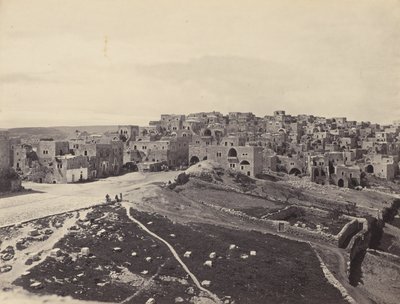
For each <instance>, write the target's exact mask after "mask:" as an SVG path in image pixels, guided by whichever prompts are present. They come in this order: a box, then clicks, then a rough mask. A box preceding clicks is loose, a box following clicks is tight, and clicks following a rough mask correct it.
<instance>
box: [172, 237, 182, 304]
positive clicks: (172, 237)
mask: <svg viewBox="0 0 400 304" xmlns="http://www.w3.org/2000/svg"><path fill="white" fill-rule="evenodd" d="M169 236H170V237H172V238H174V237H176V235H175V234H173V233H171V234H170V235H169ZM181 299H182V298H181Z"/></svg>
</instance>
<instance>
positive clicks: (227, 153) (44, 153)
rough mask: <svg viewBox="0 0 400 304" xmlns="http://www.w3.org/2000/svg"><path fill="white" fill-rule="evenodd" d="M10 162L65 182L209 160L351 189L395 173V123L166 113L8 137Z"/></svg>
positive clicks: (30, 174) (398, 151)
mask: <svg viewBox="0 0 400 304" xmlns="http://www.w3.org/2000/svg"><path fill="white" fill-rule="evenodd" d="M9 142H10V144H9V147H10V148H9V150H10V157H9V163H10V165H11V166H12V167H13V168H14V169H15V170H16V171H17V172H19V173H20V175H21V176H23V177H25V178H27V179H29V180H33V181H36V182H45V183H69V182H77V181H85V180H90V179H96V178H102V177H107V176H110V175H119V174H121V173H122V172H123V170H124V169H129V168H130V169H132V168H136V167H137V168H138V169H139V170H143V171H146V170H150V171H151V170H161V169H166V168H170V169H171V168H180V167H183V166H187V165H193V164H195V163H197V162H199V161H202V160H205V159H209V160H213V161H216V162H218V163H220V164H221V165H223V166H225V167H226V168H230V169H232V170H237V171H239V172H242V173H243V174H246V175H249V176H257V175H259V174H261V173H267V172H271V171H275V172H284V173H287V174H294V175H302V176H308V177H309V178H310V179H311V180H312V181H313V182H316V183H320V184H335V185H338V186H340V187H354V186H357V185H360V184H361V183H362V178H363V176H365V175H374V176H376V177H378V178H383V179H387V180H392V179H394V178H395V177H396V176H397V175H398V174H399V158H400V123H393V124H391V125H378V124H373V123H370V122H356V121H349V120H347V119H346V118H345V117H335V118H325V117H316V116H313V115H297V116H292V115H288V114H286V113H285V111H275V112H274V113H273V115H267V116H264V117H257V116H255V115H254V114H253V113H242V112H231V113H229V114H227V115H224V114H222V113H220V112H207V113H206V112H202V113H193V114H189V115H175V114H165V115H164V114H163V115H161V117H160V119H159V120H157V121H150V122H149V125H148V126H135V125H124V126H119V127H118V128H117V127H116V129H115V131H114V132H109V133H107V134H101V135H95V134H88V133H86V132H83V133H77V134H75V135H74V136H73V137H72V138H68V139H66V140H64V141H55V140H52V139H41V140H40V141H39V142H35V143H30V142H21V140H20V139H18V138H10V139H9Z"/></svg>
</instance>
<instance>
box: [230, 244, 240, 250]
mask: <svg viewBox="0 0 400 304" xmlns="http://www.w3.org/2000/svg"><path fill="white" fill-rule="evenodd" d="M237 248H238V246H236V245H235V244H231V245H229V250H233V249H237Z"/></svg>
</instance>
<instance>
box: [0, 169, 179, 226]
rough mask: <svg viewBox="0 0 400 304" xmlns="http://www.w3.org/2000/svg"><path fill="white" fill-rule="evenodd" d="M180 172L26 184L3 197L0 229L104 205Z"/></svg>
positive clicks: (0, 206)
mask: <svg viewBox="0 0 400 304" xmlns="http://www.w3.org/2000/svg"><path fill="white" fill-rule="evenodd" d="M179 173H180V172H179V171H170V172H154V173H146V174H143V173H140V172H133V173H128V174H126V175H123V176H117V177H109V178H106V179H101V180H98V181H95V182H91V183H84V184H36V183H24V187H25V188H26V189H32V192H24V193H22V194H19V195H14V196H10V197H0V227H2V226H6V225H11V224H15V223H19V222H23V221H28V220H32V219H36V218H39V217H44V216H48V215H52V214H57V213H61V212H67V211H71V210H76V209H78V208H84V207H90V206H93V205H95V204H98V203H101V202H104V200H105V196H106V194H109V195H110V196H111V198H114V197H115V195H116V194H118V195H119V194H120V193H123V195H124V196H125V195H132V193H133V192H135V191H137V190H140V188H144V187H146V186H148V185H150V184H152V183H159V182H168V181H169V180H173V179H174V178H175V177H176V176H177V175H178V174H179Z"/></svg>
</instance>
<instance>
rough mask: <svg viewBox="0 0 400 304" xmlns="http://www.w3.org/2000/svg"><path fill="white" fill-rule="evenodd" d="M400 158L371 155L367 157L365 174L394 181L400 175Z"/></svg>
mask: <svg viewBox="0 0 400 304" xmlns="http://www.w3.org/2000/svg"><path fill="white" fill-rule="evenodd" d="M398 162H399V157H398V156H389V155H382V154H369V155H366V157H365V166H364V172H366V173H368V174H372V175H375V176H376V177H379V178H383V179H386V180H392V179H394V177H395V176H396V175H398V173H399V166H398Z"/></svg>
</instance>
